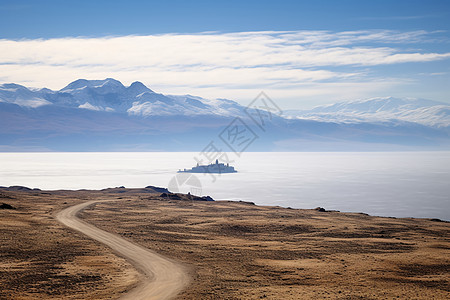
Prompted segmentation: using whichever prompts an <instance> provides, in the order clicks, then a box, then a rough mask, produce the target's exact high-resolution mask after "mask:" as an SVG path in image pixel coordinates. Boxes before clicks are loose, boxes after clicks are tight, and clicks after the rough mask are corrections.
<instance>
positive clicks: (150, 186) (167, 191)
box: [145, 185, 170, 194]
mask: <svg viewBox="0 0 450 300" xmlns="http://www.w3.org/2000/svg"><path fill="white" fill-rule="evenodd" d="M145 188H146V189H152V190H154V191H155V192H157V193H166V194H169V193H170V192H169V190H168V189H166V188H162V187H157V186H153V185H149V186H146V187H145Z"/></svg>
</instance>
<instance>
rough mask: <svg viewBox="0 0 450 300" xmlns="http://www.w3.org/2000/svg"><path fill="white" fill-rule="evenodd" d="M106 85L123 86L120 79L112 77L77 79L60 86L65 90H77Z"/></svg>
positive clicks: (104, 86)
mask: <svg viewBox="0 0 450 300" xmlns="http://www.w3.org/2000/svg"><path fill="white" fill-rule="evenodd" d="M106 87H112V88H125V87H124V85H123V84H122V83H121V82H120V81H118V80H116V79H114V78H106V79H104V80H87V79H77V80H75V81H73V82H71V83H69V84H68V85H67V86H66V87H64V88H62V89H61V91H62V92H65V91H68V90H78V89H83V88H106Z"/></svg>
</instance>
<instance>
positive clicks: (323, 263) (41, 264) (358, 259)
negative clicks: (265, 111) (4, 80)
mask: <svg viewBox="0 0 450 300" xmlns="http://www.w3.org/2000/svg"><path fill="white" fill-rule="evenodd" d="M0 192H1V193H2V195H3V196H2V197H3V198H0V202H5V203H8V204H10V205H12V206H14V207H17V210H6V209H5V210H0V229H1V230H2V233H4V234H2V236H1V239H2V243H1V254H0V257H1V264H0V291H1V292H0V298H1V299H3V298H7V299H10V298H12V299H14V298H15V297H16V298H18V299H22V298H30V299H31V298H38V296H41V297H45V298H52V297H54V298H68V297H69V296H70V295H72V297H74V298H80V299H89V298H99V299H104V298H108V297H106V295H111V297H113V298H114V297H117V295H119V293H121V292H123V291H125V290H126V289H129V288H130V287H132V286H133V284H135V283H136V280H137V279H138V275H137V273H136V272H135V271H134V270H133V269H132V268H131V266H130V265H129V264H128V263H126V262H125V261H123V260H122V259H120V258H117V257H115V256H114V255H112V253H111V252H110V251H109V250H108V249H107V248H106V247H103V246H101V245H98V244H97V243H96V242H93V241H90V240H89V239H87V238H84V237H83V236H82V235H81V234H79V233H76V232H72V231H70V230H68V229H65V228H64V227H63V226H61V225H59V224H58V223H57V222H56V221H55V220H54V219H53V218H52V214H53V213H54V211H57V210H60V209H61V208H62V207H67V206H70V205H73V204H75V203H79V202H80V201H85V200H88V199H105V200H106V199H109V200H114V199H115V200H116V201H108V202H102V203H97V204H95V205H93V206H91V207H90V208H89V209H87V210H85V211H84V212H83V213H82V214H81V215H80V216H81V218H83V219H84V220H86V221H87V222H89V223H92V224H95V225H96V226H98V227H99V228H102V229H104V230H107V231H110V232H115V233H117V234H119V235H121V236H123V237H124V238H126V239H128V240H131V241H134V242H136V243H138V244H141V245H143V246H145V247H147V248H150V249H153V250H155V251H157V252H158V253H161V254H163V255H165V256H167V257H170V258H173V259H176V260H178V261H181V262H183V263H184V264H186V265H187V266H190V270H191V274H192V277H193V281H192V283H191V285H190V286H189V288H188V289H187V290H186V291H184V292H183V293H182V294H180V295H179V299H261V298H267V299H324V298H325V299H326V298H330V299H393V298H395V299H397V298H401V299H449V298H450V280H449V278H450V274H449V273H450V268H449V266H450V255H449V254H450V234H449V233H450V231H449V229H450V224H449V223H448V222H439V221H438V220H425V219H395V218H380V217H371V216H367V215H364V214H347V213H339V212H320V211H315V210H296V209H287V208H280V207H260V206H255V205H251V204H249V203H244V202H242V203H240V202H228V201H216V202H209V201H208V202H206V201H192V200H189V199H188V197H187V196H181V198H182V199H181V200H175V199H167V198H161V197H159V193H151V192H152V191H151V190H149V189H147V190H146V189H140V190H129V189H111V190H106V191H102V192H100V191H90V192H88V191H79V192H42V191H26V192H13V191H5V190H3V191H1V190H0ZM5 197H11V198H5ZM122 276H123V277H125V278H126V280H121V278H122ZM109 293H110V294H109Z"/></svg>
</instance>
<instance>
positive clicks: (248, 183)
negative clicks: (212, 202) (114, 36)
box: [0, 152, 450, 220]
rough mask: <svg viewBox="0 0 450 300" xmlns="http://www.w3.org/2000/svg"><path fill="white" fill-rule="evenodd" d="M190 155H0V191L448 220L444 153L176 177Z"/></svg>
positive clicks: (299, 157) (245, 165)
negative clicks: (158, 195)
mask: <svg viewBox="0 0 450 300" xmlns="http://www.w3.org/2000/svg"><path fill="white" fill-rule="evenodd" d="M194 157H199V153H186V152H182V153H179V152H170V153H163V152H147V153H134V152H130V153H116V152H109V153H0V186H11V185H23V186H28V187H33V188H40V189H51V190H54V189H102V188H107V187H116V186H125V187H145V186H147V185H155V186H162V187H167V186H169V185H170V189H171V190H175V191H176V189H179V191H181V192H189V191H191V192H192V193H196V194H199V193H201V194H203V195H210V196H212V197H213V198H214V199H218V200H219V199H228V200H245V201H252V202H255V203H256V204H260V205H280V206H284V207H293V208H315V207H317V206H321V207H324V208H325V209H333V210H340V211H346V212H365V213H368V214H371V215H378V216H394V217H427V218H440V219H444V220H450V152H370V153H367V152H355V153H350V152H344V153H330V152H320V153H317V152H314V153H304V152H298V153H292V152H282V153H280V152H278V153H274V152H271V153H261V152H258V153H251V152H248V153H243V154H242V155H241V157H237V156H236V155H234V154H232V153H229V154H228V157H229V159H231V160H233V162H232V165H233V166H235V168H236V169H237V170H238V173H234V174H223V175H220V176H219V175H215V177H214V178H213V177H212V176H211V175H209V174H206V175H203V174H194V175H192V177H189V178H188V180H187V181H185V182H183V181H184V180H185V179H186V178H183V177H180V175H179V176H178V177H176V178H175V176H176V175H177V173H176V171H177V170H178V169H180V168H191V167H192V166H194V165H195V164H196V161H195V160H194ZM185 176H186V175H185ZM187 176H191V174H188V175H187ZM197 179H198V181H197Z"/></svg>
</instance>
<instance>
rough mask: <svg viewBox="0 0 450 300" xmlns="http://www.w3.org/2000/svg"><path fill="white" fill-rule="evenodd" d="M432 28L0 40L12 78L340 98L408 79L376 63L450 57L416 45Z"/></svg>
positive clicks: (3, 64)
mask: <svg viewBox="0 0 450 300" xmlns="http://www.w3.org/2000/svg"><path fill="white" fill-rule="evenodd" d="M432 36H433V33H430V32H425V31H410V32H394V31H387V30H384V31H382V30H379V31H348V32H330V31H265V32H238V33H217V32H208V33H199V34H163V35H150V36H118V37H100V38H85V37H78V38H58V39H35V40H0V74H2V75H1V76H2V78H3V80H4V81H9V82H16V83H22V84H26V85H31V86H40V87H42V86H46V87H49V88H53V89H59V88H62V87H63V86H64V85H66V84H67V83H68V82H70V81H72V80H74V79H77V78H106V77H114V78H116V79H119V80H121V81H123V82H124V83H125V84H129V83H131V82H132V81H135V80H140V81H143V82H144V83H146V84H148V85H149V86H150V87H151V88H153V89H157V90H158V89H162V92H165V93H179V92H181V93H187V92H190V93H194V92H195V93H198V94H199V95H202V96H207V97H230V98H234V99H242V98H244V99H248V98H249V97H252V96H250V95H256V94H257V92H256V91H258V90H261V89H264V90H266V91H271V93H272V95H274V96H276V97H278V96H280V97H284V98H295V97H302V96H305V97H306V96H311V95H326V96H330V95H332V94H334V95H337V97H338V98H342V95H344V94H345V93H347V94H349V95H352V96H358V95H360V94H364V91H365V93H368V92H371V91H374V90H377V89H380V88H383V89H389V88H391V87H393V86H396V85H397V86H398V85H404V84H407V83H408V82H410V79H408V78H405V77H404V76H397V77H396V76H393V75H389V76H386V75H384V74H381V73H379V72H375V71H373V68H379V67H383V66H392V65H396V64H405V63H419V62H432V61H437V60H446V59H448V58H450V52H444V53H438V52H433V51H424V50H422V49H420V48H418V49H414V48H411V47H412V46H413V45H414V44H415V43H418V44H420V43H421V42H429V41H430V40H431V39H432ZM405 45H407V46H408V47H406V46H405ZM325 87H328V89H327V88H325ZM355 91H358V92H356V93H355Z"/></svg>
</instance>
